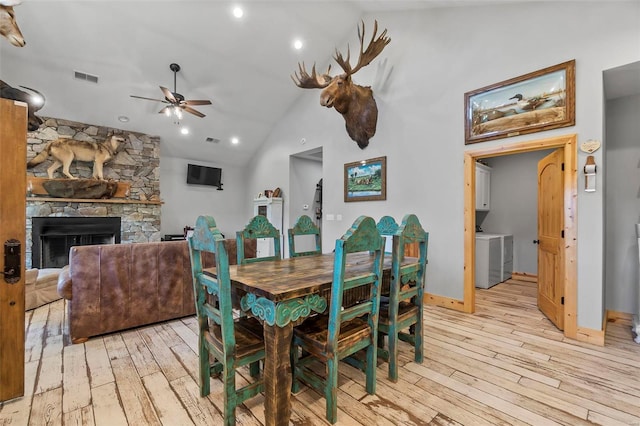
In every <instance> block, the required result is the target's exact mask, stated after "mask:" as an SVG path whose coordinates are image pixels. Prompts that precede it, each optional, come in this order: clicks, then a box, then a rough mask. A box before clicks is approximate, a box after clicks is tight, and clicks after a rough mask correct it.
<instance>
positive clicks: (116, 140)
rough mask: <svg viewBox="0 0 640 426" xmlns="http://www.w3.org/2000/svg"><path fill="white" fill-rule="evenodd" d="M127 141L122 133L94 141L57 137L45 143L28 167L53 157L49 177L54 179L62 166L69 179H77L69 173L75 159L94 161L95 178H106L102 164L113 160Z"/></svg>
mask: <svg viewBox="0 0 640 426" xmlns="http://www.w3.org/2000/svg"><path fill="white" fill-rule="evenodd" d="M125 141H126V138H124V137H123V136H120V135H113V136H111V137H110V138H109V139H107V140H105V141H103V142H98V143H93V142H87V141H78V140H75V139H57V140H55V141H52V142H49V143H48V144H47V145H45V147H44V149H43V150H42V152H40V153H39V154H38V155H36V156H35V157H34V158H33V159H32V160H31V161H29V162H28V163H27V167H28V168H31V167H33V166H35V165H37V164H40V163H42V162H44V161H46V160H47V158H49V156H51V157H53V159H54V162H53V164H52V165H51V166H49V168H48V169H47V174H48V175H49V179H53V172H55V171H56V170H58V169H59V168H60V166H62V173H63V174H64V175H65V176H66V177H68V178H69V179H77V178H76V177H74V176H72V175H71V173H69V167H70V166H71V162H72V161H73V160H77V161H88V162H93V178H94V179H100V180H104V177H103V175H102V166H103V165H104V163H106V162H107V161H109V160H111V159H112V158H113V157H115V155H116V154H117V152H118V149H119V148H120V145H121V144H122V143H124V142H125Z"/></svg>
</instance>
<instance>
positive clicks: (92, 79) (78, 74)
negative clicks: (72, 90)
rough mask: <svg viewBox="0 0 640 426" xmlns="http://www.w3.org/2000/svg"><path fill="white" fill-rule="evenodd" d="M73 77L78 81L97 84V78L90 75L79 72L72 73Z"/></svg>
mask: <svg viewBox="0 0 640 426" xmlns="http://www.w3.org/2000/svg"><path fill="white" fill-rule="evenodd" d="M74 77H75V78H77V79H78V80H84V81H88V82H89V83H98V76H97V75H91V74H87V73H84V72H80V71H74Z"/></svg>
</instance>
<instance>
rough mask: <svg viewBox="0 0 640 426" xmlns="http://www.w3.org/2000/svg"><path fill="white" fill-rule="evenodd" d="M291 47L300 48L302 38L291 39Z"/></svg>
mask: <svg viewBox="0 0 640 426" xmlns="http://www.w3.org/2000/svg"><path fill="white" fill-rule="evenodd" d="M293 48H294V49H296V50H300V49H302V40H300V39H299V38H297V39H295V40H294V41H293Z"/></svg>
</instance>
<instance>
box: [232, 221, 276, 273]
mask: <svg viewBox="0 0 640 426" xmlns="http://www.w3.org/2000/svg"><path fill="white" fill-rule="evenodd" d="M259 238H268V239H271V240H272V241H273V255H270V256H262V257H258V256H259V253H258V254H257V255H256V257H254V258H246V257H245V254H244V243H245V240H251V239H254V240H257V239H259ZM280 240H281V239H280V231H279V230H278V229H276V228H275V227H274V226H273V225H272V224H271V222H269V220H268V219H267V218H266V217H265V216H262V215H257V216H254V217H253V218H252V219H251V221H249V223H248V224H247V226H245V228H244V229H243V230H241V231H238V232H236V247H237V257H238V265H245V264H247V263H253V262H263V261H267V260H280V259H282V253H281V249H280V247H281V241H280Z"/></svg>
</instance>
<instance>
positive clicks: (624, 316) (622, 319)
mask: <svg viewBox="0 0 640 426" xmlns="http://www.w3.org/2000/svg"><path fill="white" fill-rule="evenodd" d="M606 321H607V322H616V323H623V324H628V325H631V324H632V322H633V314H629V313H627V312H619V311H610V310H608V309H607V315H606Z"/></svg>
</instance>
